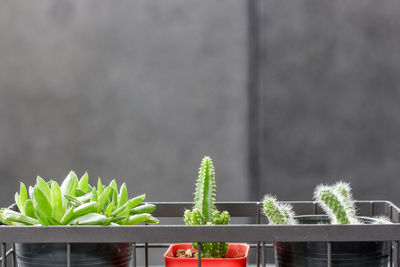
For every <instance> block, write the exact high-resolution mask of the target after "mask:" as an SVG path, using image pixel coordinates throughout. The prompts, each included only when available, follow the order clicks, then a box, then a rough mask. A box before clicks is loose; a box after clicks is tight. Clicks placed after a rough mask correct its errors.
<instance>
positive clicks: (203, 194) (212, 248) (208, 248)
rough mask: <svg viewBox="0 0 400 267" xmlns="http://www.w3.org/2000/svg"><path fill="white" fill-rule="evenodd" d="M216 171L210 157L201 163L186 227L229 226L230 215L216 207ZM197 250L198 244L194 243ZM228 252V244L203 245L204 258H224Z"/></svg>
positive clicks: (187, 214) (185, 215)
mask: <svg viewBox="0 0 400 267" xmlns="http://www.w3.org/2000/svg"><path fill="white" fill-rule="evenodd" d="M215 187H216V186H215V171H214V166H213V162H212V160H211V158H210V157H205V158H204V159H203V161H202V162H201V167H200V171H199V177H198V180H197V183H196V190H195V193H194V195H195V196H194V206H193V209H192V210H191V211H190V210H186V211H185V214H184V221H185V224H186V225H216V224H229V219H230V216H229V213H228V212H227V211H224V212H221V213H220V212H219V211H218V210H217V209H216V207H215V192H216V190H215ZM193 247H194V248H197V243H193ZM227 251H228V243H226V242H204V243H202V244H201V253H202V257H204V258H222V257H224V256H225V255H226V252H227Z"/></svg>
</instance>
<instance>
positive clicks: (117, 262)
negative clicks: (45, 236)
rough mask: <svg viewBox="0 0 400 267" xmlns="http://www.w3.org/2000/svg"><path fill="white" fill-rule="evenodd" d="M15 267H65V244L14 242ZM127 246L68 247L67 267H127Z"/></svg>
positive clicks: (113, 244)
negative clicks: (69, 250)
mask: <svg viewBox="0 0 400 267" xmlns="http://www.w3.org/2000/svg"><path fill="white" fill-rule="evenodd" d="M15 247H16V256H17V262H18V266H19V267H49V266H55V267H61V266H62V267H65V266H67V245H66V244H55V243H54V244H53V243H51V244H47V243H42V244H40V243H19V244H18V243H17V244H15ZM131 253H132V250H131V244H129V243H106V244H98V243H82V244H78V243H76V244H71V266H74V267H78V266H82V267H84V266H94V267H106V266H110V267H111V266H112V267H128V266H129V262H130V260H131V257H132V254H131Z"/></svg>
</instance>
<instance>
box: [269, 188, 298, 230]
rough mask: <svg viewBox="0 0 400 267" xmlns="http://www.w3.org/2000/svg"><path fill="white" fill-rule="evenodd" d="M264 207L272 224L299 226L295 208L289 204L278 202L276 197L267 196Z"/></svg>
mask: <svg viewBox="0 0 400 267" xmlns="http://www.w3.org/2000/svg"><path fill="white" fill-rule="evenodd" d="M263 205H264V213H265V215H266V216H267V217H268V220H269V223H270V224H297V221H296V219H295V218H294V216H295V214H294V212H293V208H292V206H290V205H289V204H284V203H281V202H278V201H277V200H276V198H275V197H273V196H271V195H266V196H265V198H264V201H263Z"/></svg>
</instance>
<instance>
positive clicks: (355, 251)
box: [275, 215, 392, 267]
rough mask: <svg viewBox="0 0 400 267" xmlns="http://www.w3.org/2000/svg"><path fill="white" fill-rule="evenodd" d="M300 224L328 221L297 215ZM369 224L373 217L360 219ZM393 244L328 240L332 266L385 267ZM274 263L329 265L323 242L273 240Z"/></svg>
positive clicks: (286, 266)
mask: <svg viewBox="0 0 400 267" xmlns="http://www.w3.org/2000/svg"><path fill="white" fill-rule="evenodd" d="M297 220H298V221H299V222H300V223H301V224H318V223H329V218H328V217H327V216H325V215H307V216H298V217H297ZM363 220H364V222H366V223H372V221H373V219H372V218H363ZM391 246H392V243H391V242H390V241H379V242H331V259H332V266H348V267H350V266H351V267H387V266H388V262H389V255H390V249H391ZM275 248H276V250H275V262H276V266H278V267H303V266H304V267H326V266H328V260H327V258H328V255H327V243H326V242H276V244H275Z"/></svg>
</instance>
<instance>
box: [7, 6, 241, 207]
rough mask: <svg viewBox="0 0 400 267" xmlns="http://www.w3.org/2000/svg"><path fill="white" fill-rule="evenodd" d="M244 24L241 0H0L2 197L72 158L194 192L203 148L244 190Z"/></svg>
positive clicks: (105, 171) (138, 189)
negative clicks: (21, 184) (20, 183)
mask: <svg viewBox="0 0 400 267" xmlns="http://www.w3.org/2000/svg"><path fill="white" fill-rule="evenodd" d="M246 26H247V24H246V3H245V2H244V1H242V0H222V1H212V0H195V1H183V0H155V1H147V0H139V1H131V0H126V1H125V0H114V1H103V0H93V1H92V0H88V1H78V0H73V1H71V0H68V1H67V0H57V1H52V0H37V1H34V2H29V1H28V2H27V1H19V0H17V1H15V0H13V1H8V0H6V1H1V2H0V179H1V183H0V204H1V206H4V205H7V204H9V203H11V202H12V201H13V197H14V192H15V191H16V190H17V188H18V183H17V182H18V181H19V180H20V181H24V182H25V183H27V184H32V183H33V182H34V180H35V178H36V175H37V174H40V175H41V176H42V177H44V178H47V179H50V178H54V179H57V180H60V179H62V178H63V177H64V176H65V175H66V174H67V173H68V172H69V170H71V169H73V170H76V171H77V172H78V173H80V174H82V173H83V172H84V171H85V170H88V171H89V175H91V177H92V181H94V180H95V179H97V176H100V177H102V179H103V180H105V181H109V180H110V178H116V179H117V181H119V182H122V181H126V182H127V185H128V189H129V190H130V192H131V194H132V195H133V194H139V193H143V192H147V195H148V200H149V201H191V200H192V197H193V196H192V192H193V190H194V181H195V178H196V177H197V172H198V167H199V165H200V162H201V159H202V157H203V156H204V155H206V154H207V155H210V156H211V157H212V158H213V159H214V163H215V165H216V173H217V186H218V195H217V199H218V200H245V199H247V197H248V195H247V190H248V189H247V182H246V180H245V178H246V157H247V154H246V153H247V150H246V127H247V124H246V114H247V98H246V97H247V92H246V68H247V66H246V64H247V50H246V49H247V48H246V45H247V29H246ZM233 192H234V193H233Z"/></svg>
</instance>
